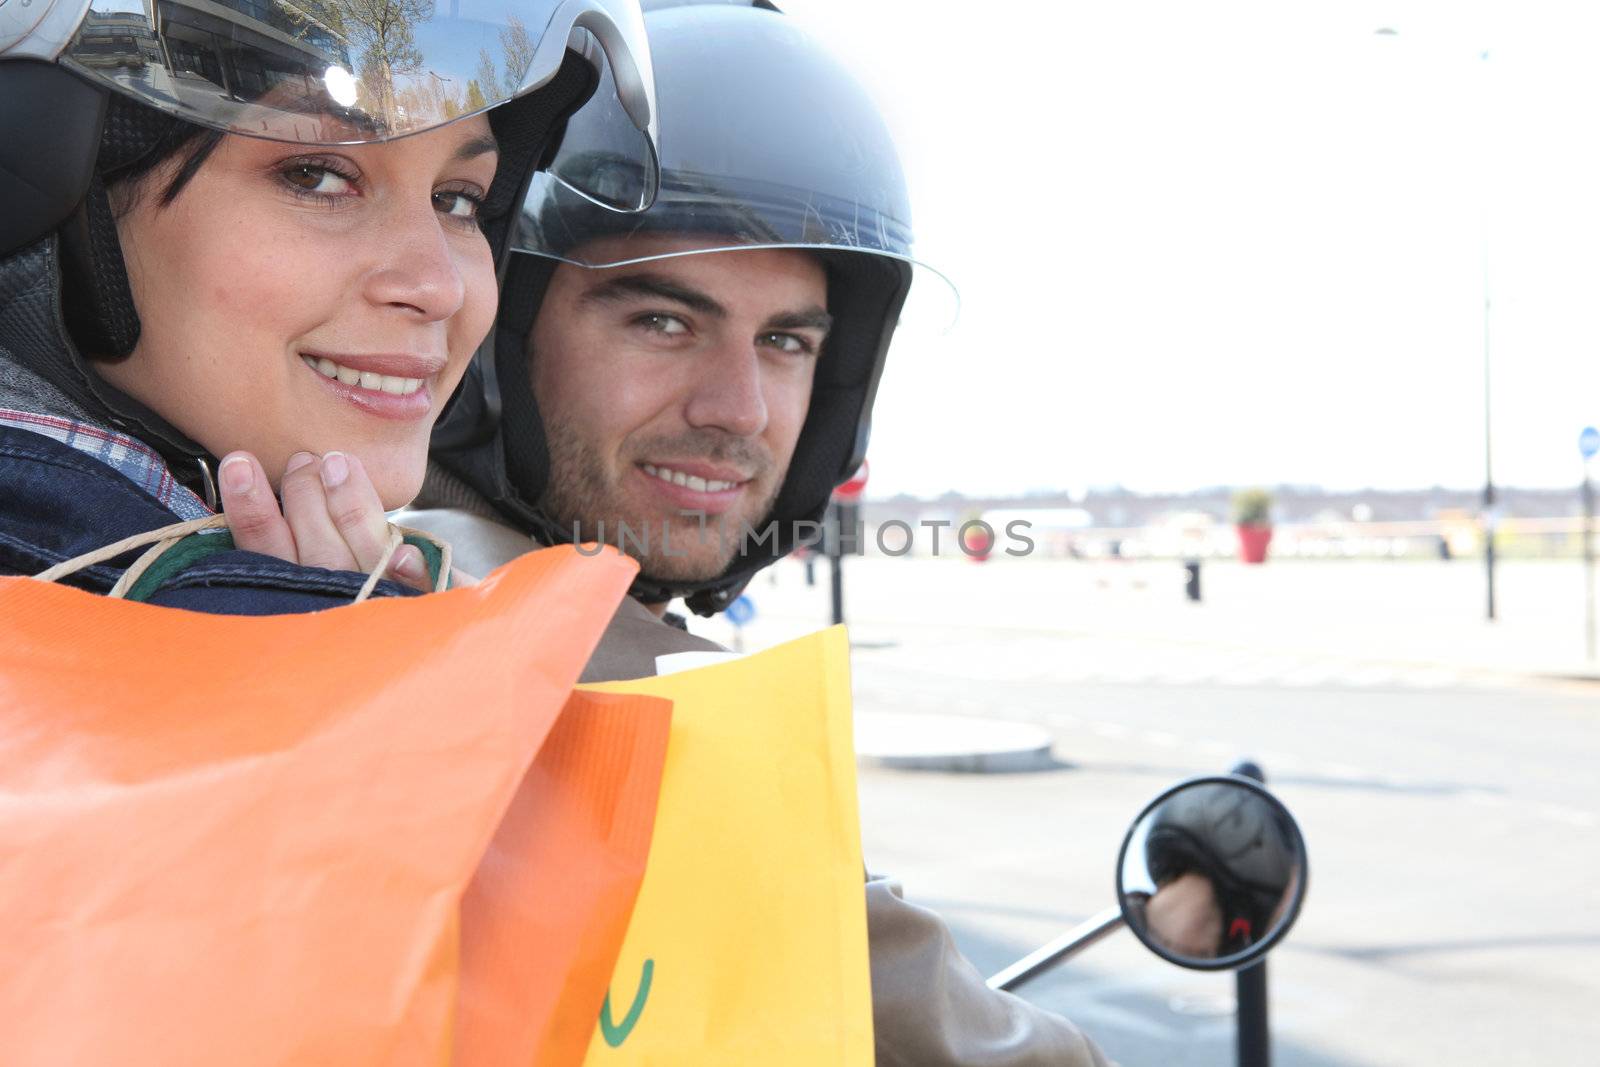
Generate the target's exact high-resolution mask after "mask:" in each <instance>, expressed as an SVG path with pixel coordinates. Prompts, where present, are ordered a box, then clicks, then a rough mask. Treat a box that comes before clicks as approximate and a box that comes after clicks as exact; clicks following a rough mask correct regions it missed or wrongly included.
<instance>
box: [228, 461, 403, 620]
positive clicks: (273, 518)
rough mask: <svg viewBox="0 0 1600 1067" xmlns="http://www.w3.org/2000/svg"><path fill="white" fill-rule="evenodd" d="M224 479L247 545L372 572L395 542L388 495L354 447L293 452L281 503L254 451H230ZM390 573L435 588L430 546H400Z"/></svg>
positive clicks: (235, 524) (295, 559)
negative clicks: (427, 556) (426, 550)
mask: <svg viewBox="0 0 1600 1067" xmlns="http://www.w3.org/2000/svg"><path fill="white" fill-rule="evenodd" d="M217 482H218V483H219V484H218V490H219V492H220V493H221V495H222V510H223V512H224V514H226V515H227V516H228V526H229V528H230V529H231V530H232V531H233V542H234V544H236V545H238V546H239V547H240V548H242V549H244V550H246V551H249V552H261V553H263V554H265V555H268V556H276V557H277V558H279V559H283V560H288V561H289V562H290V563H299V564H302V565H304V566H307V567H326V568H327V569H329V570H336V571H360V572H362V573H363V574H371V573H372V571H373V568H375V567H376V566H377V565H378V561H379V560H380V559H382V558H383V553H384V550H385V549H387V548H388V547H389V520H388V518H387V517H386V516H385V515H384V511H383V502H382V501H380V500H379V499H378V492H377V490H376V489H374V488H373V487H372V482H371V480H370V479H368V477H367V472H366V471H365V470H364V469H363V468H362V466H361V461H360V460H359V459H357V458H356V457H355V456H353V455H351V454H350V453H348V452H329V453H328V454H327V455H325V456H322V457H321V458H320V459H319V458H318V457H316V456H314V455H312V454H311V453H309V452H296V453H295V454H294V455H293V456H290V457H289V464H288V466H287V467H285V468H284V474H283V481H282V484H281V485H280V487H279V492H280V494H281V495H282V497H283V509H282V510H281V511H280V510H279V508H278V500H277V498H276V497H275V496H273V493H272V485H271V483H269V482H268V481H267V475H266V471H264V470H263V469H262V467H261V464H260V462H258V461H257V460H256V458H255V456H253V455H251V454H250V453H248V452H232V453H229V454H228V455H227V456H225V457H223V460H222V463H221V465H220V466H219V467H218V468H217ZM384 577H386V578H392V579H393V580H395V581H397V582H399V583H401V584H402V585H408V586H411V587H412V588H413V589H420V590H422V591H423V592H428V591H429V590H431V589H432V588H433V584H432V582H430V581H429V578H428V567H427V564H426V562H425V561H424V560H423V558H422V553H421V552H420V551H418V550H417V549H416V548H415V547H413V546H412V545H401V546H400V547H399V548H398V549H396V550H395V553H394V556H393V557H391V559H390V560H389V566H388V569H387V571H386V573H385V574H384Z"/></svg>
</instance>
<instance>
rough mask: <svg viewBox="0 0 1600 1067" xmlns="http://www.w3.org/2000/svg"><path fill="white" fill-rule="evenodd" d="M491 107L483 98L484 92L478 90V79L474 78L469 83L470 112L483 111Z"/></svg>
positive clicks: (468, 108) (468, 100)
mask: <svg viewBox="0 0 1600 1067" xmlns="http://www.w3.org/2000/svg"><path fill="white" fill-rule="evenodd" d="M488 106H489V101H487V100H485V99H484V98H483V90H482V89H480V88H478V79H476V78H474V79H472V80H471V81H469V82H468V83H467V107H466V110H468V111H482V110H483V109H484V108H486V107H488Z"/></svg>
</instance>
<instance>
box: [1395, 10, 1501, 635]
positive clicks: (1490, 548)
mask: <svg viewBox="0 0 1600 1067" xmlns="http://www.w3.org/2000/svg"><path fill="white" fill-rule="evenodd" d="M1373 33H1374V35H1375V36H1378V37H1398V36H1400V31H1399V30H1397V29H1395V28H1394V27H1393V26H1382V27H1379V28H1378V29H1377V30H1374V31H1373ZM1478 59H1479V61H1480V62H1482V63H1484V64H1485V67H1484V75H1483V80H1484V82H1485V85H1484V101H1483V103H1482V106H1480V108H1479V125H1480V126H1483V125H1485V122H1484V121H1483V116H1485V115H1486V114H1487V111H1488V108H1487V97H1488V85H1487V80H1488V67H1487V64H1488V62H1489V53H1488V51H1487V50H1484V51H1482V52H1479V53H1478ZM1486 150H1487V149H1486ZM1482 195H1483V204H1482V207H1483V214H1482V217H1481V234H1482V241H1483V244H1482V259H1483V576H1484V585H1485V588H1486V590H1487V617H1488V619H1489V621H1490V622H1493V621H1494V620H1495V606H1494V534H1495V526H1496V525H1497V521H1498V517H1497V515H1496V512H1495V491H1494V447H1493V445H1492V443H1491V439H1490V429H1491V426H1492V419H1491V408H1490V397H1491V395H1492V394H1491V390H1490V384H1491V376H1490V369H1491V362H1490V359H1489V191H1488V186H1487V181H1486V182H1485V187H1484V189H1483V193H1482Z"/></svg>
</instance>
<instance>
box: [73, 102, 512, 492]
mask: <svg viewBox="0 0 1600 1067" xmlns="http://www.w3.org/2000/svg"><path fill="white" fill-rule="evenodd" d="M183 157H184V153H181V152H180V153H179V154H178V157H177V158H176V159H174V160H173V161H171V164H170V166H169V167H167V168H158V169H157V171H156V172H154V173H153V174H152V175H150V177H149V180H148V181H147V182H145V183H144V184H143V186H142V188H141V189H140V190H139V192H138V194H137V195H136V196H135V197H134V198H133V200H132V202H131V205H130V206H128V208H127V209H126V210H125V211H124V212H123V213H122V215H121V218H120V219H119V221H118V226H117V230H118V235H119V237H120V239H121V241H122V250H123V256H124V258H125V259H126V261H127V265H128V277H129V281H130V282H131V284H132V288H133V298H134V303H135V305H136V306H137V308H138V310H139V320H140V323H141V325H142V332H141V334H140V337H139V343H138V345H137V346H136V347H135V348H134V350H133V354H132V355H131V356H129V358H128V359H126V360H124V361H121V362H117V363H106V364H101V365H100V371H101V373H102V374H103V375H104V376H105V377H106V378H107V379H108V380H109V381H111V382H112V383H113V384H115V385H116V386H117V387H118V388H120V389H122V390H123V391H125V392H127V393H129V394H130V395H132V396H133V397H135V398H136V399H138V400H140V401H142V402H143V403H145V404H146V405H148V406H149V407H150V408H151V409H153V410H154V411H156V412H157V413H158V414H160V415H161V416H162V417H163V418H165V419H167V420H168V421H169V422H171V423H172V424H173V425H174V426H176V427H177V428H178V429H180V430H182V431H183V432H184V433H186V434H188V435H189V436H190V437H191V438H193V439H194V440H195V441H197V442H199V443H200V444H201V445H203V446H204V447H205V448H206V449H207V450H208V451H209V452H210V453H211V454H212V455H216V456H221V455H224V454H225V453H228V452H231V451H234V450H238V449H243V450H246V451H249V452H253V453H255V455H256V456H257V458H259V459H260V460H261V462H262V465H263V466H264V467H265V468H266V472H267V475H268V477H269V478H271V479H272V482H273V484H274V485H276V484H277V483H278V480H279V478H280V477H281V476H282V474H283V469H284V466H285V464H286V463H287V462H288V460H289V457H290V456H291V455H293V454H294V453H296V452H302V451H303V452H312V453H316V454H318V455H320V454H322V453H324V452H328V451H332V450H340V451H345V452H353V453H355V454H356V455H357V456H359V457H360V459H361V462H362V464H363V465H364V466H365V467H366V470H367V472H368V474H369V475H370V476H371V477H372V480H373V483H374V485H375V486H376V487H377V490H378V495H379V496H380V497H381V498H382V499H383V503H384V506H385V507H386V508H394V507H399V506H401V505H403V504H405V503H407V502H409V501H410V500H411V498H412V497H413V496H415V495H416V492H417V490H418V488H419V487H420V486H421V484H422V475H423V471H424V468H425V466H426V463H427V455H428V434H429V431H430V430H431V429H432V427H433V423H434V420H435V419H436V418H438V416H439V411H440V408H441V407H442V406H443V405H444V402H445V401H446V400H447V399H449V397H450V393H451V392H452V391H453V390H454V389H455V386H456V383H457V382H459V381H460V380H461V375H462V373H463V372H464V371H465V369H466V365H467V361H468V360H469V359H470V358H471V357H472V353H473V350H474V349H475V348H477V346H478V343H479V342H480V341H481V340H482V339H483V337H484V336H485V335H486V334H487V333H488V331H489V327H490V326H491V325H492V323H493V321H494V313H495V302H496V283H495V273H494V262H493V258H492V256H491V255H490V251H489V244H488V242H487V240H485V238H484V235H483V233H482V232H481V231H480V230H479V228H478V222H477V219H476V213H477V207H478V203H479V202H480V201H481V200H482V199H483V197H484V196H486V195H487V193H488V190H489V184H490V182H491V181H492V180H493V178H494V172H495V164H496V161H497V156H496V152H495V146H494V139H493V136H492V135H491V133H490V131H489V123H488V120H487V119H485V118H484V117H483V116H481V115H479V116H475V117H473V118H470V119H463V120H461V121H459V122H454V123H451V124H450V125H448V126H445V127H443V128H441V129H437V130H433V131H431V132H428V133H424V134H419V135H417V136H415V137H406V138H402V139H400V140H397V141H390V142H387V143H384V144H374V145H353V146H352V145H346V146H340V147H337V148H314V147H307V146H304V145H296V144H286V143H283V142H277V141H263V140H258V139H255V138H250V137H238V136H227V137H224V138H223V139H222V141H221V143H220V144H218V145H217V147H216V150H215V151H214V152H213V153H212V154H211V156H210V158H208V159H207V160H206V161H205V163H204V164H203V165H202V166H201V167H200V169H199V171H198V172H197V173H196V174H195V175H194V177H193V179H192V180H191V181H190V182H189V183H188V184H187V185H185V186H184V187H183V189H182V191H181V192H180V193H179V194H178V197H177V199H176V200H174V201H173V202H172V203H170V204H168V205H165V206H163V205H162V204H161V202H160V201H161V192H162V190H163V189H164V188H165V186H166V183H167V181H168V180H169V179H170V177H171V175H172V173H174V168H176V166H177V165H178V164H179V161H180V160H181V159H182V158H183Z"/></svg>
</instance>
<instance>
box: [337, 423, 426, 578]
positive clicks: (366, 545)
mask: <svg viewBox="0 0 1600 1067" xmlns="http://www.w3.org/2000/svg"><path fill="white" fill-rule="evenodd" d="M321 482H322V491H323V497H324V499H325V500H326V501H327V508H328V517H329V518H330V519H331V520H332V521H333V526H334V529H336V530H338V531H339V536H340V537H341V538H343V540H344V543H345V545H346V546H348V547H349V549H350V551H351V553H352V554H354V556H355V559H356V569H357V570H360V571H363V572H366V573H368V574H370V573H371V572H372V569H373V568H374V567H376V566H377V565H378V561H379V560H381V559H382V558H383V554H384V553H385V552H387V551H388V550H389V538H390V532H389V518H388V516H387V515H385V514H384V512H383V501H382V500H380V499H378V491H377V490H376V489H374V488H373V487H372V481H371V479H369V478H368V477H367V471H366V468H365V467H363V466H362V465H361V460H360V459H358V458H357V457H355V456H353V455H350V454H349V453H348V452H329V453H328V454H327V455H325V456H323V457H322V470H321ZM396 555H399V553H398V552H396ZM417 562H418V564H419V566H420V563H421V559H420V553H419V554H418V560H417ZM393 563H394V561H393V560H392V559H391V560H390V569H391V570H393ZM424 577H426V575H425V574H424Z"/></svg>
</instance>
